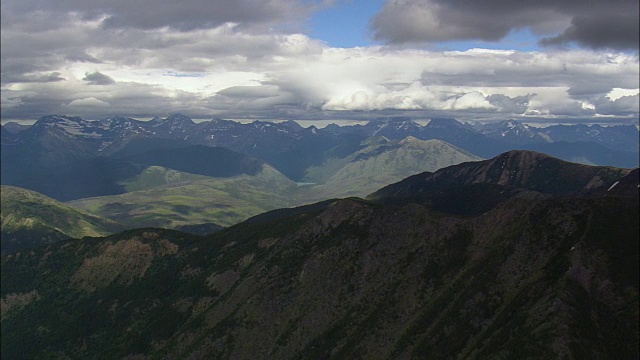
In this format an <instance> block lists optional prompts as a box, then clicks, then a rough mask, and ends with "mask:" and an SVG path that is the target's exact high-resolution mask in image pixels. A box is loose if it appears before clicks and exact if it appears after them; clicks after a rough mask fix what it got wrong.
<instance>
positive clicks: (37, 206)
mask: <svg viewBox="0 0 640 360" xmlns="http://www.w3.org/2000/svg"><path fill="white" fill-rule="evenodd" d="M0 189H2V190H1V191H2V192H1V195H0V196H1V199H2V200H1V204H2V207H1V209H2V210H1V213H0V218H1V219H2V254H3V255H4V254H8V253H14V252H16V251H19V250H21V249H24V248H28V247H34V246H37V245H41V244H47V243H50V242H55V241H59V240H62V239H68V238H82V237H85V236H104V235H108V234H112V233H114V232H118V231H121V230H122V229H123V227H122V226H121V225H120V224H118V223H116V222H113V221H111V220H107V219H104V218H100V217H98V216H95V215H90V214H87V213H84V212H82V211H79V210H77V209H74V208H71V207H70V206H68V205H66V204H63V203H60V202H58V201H56V200H54V199H51V198H49V197H47V196H44V195H42V194H39V193H37V192H35V191H30V190H27V189H21V188H17V187H13V186H4V185H3V186H2V187H0Z"/></svg>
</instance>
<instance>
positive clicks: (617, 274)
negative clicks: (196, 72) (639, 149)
mask: <svg viewBox="0 0 640 360" xmlns="http://www.w3.org/2000/svg"><path fill="white" fill-rule="evenodd" d="M501 161H504V166H503V169H502V173H501V174H500V173H495V174H494V173H493V171H494V170H495V168H494V166H492V164H495V163H498V162H499V163H500V165H502V162H501ZM573 165H574V164H567V163H564V162H559V161H558V160H556V159H551V158H548V157H545V156H541V155H540V154H535V153H523V152H512V153H508V154H505V155H503V156H501V157H498V158H496V159H492V160H491V161H488V162H485V163H484V165H483V166H482V167H481V169H483V170H484V174H485V178H484V179H485V181H484V182H479V181H478V180H479V178H476V183H475V184H467V183H466V182H465V181H463V178H462V174H467V175H469V176H471V175H472V174H476V172H477V171H478V170H480V168H479V167H477V165H476V164H475V163H467V164H463V165H459V166H458V167H454V169H457V170H456V171H450V172H445V171H441V172H436V173H435V174H438V173H441V174H442V175H440V176H439V178H440V179H439V181H442V183H445V182H447V183H449V184H451V185H450V186H449V187H446V188H445V187H438V188H436V187H433V188H427V187H422V188H421V187H417V185H416V184H417V182H413V183H407V182H406V181H405V182H401V183H399V184H396V185H394V186H393V187H390V188H393V189H395V190H394V192H388V191H386V192H384V191H381V192H378V193H377V194H376V196H375V197H372V198H373V199H375V201H374V200H370V201H365V200H361V199H357V198H350V199H344V200H332V201H325V202H323V203H319V204H315V205H311V206H305V207H300V208H296V209H286V210H275V211H273V212H269V213H266V214H262V215H260V216H257V217H255V218H252V219H249V220H248V221H246V222H243V223H240V224H238V225H235V226H232V227H230V228H228V229H225V230H222V231H220V232H218V233H216V234H212V235H208V236H205V237H200V236H194V235H188V234H185V233H181V232H176V231H168V230H161V229H138V230H130V231H126V232H123V233H120V234H117V235H113V236H110V237H107V238H85V239H83V240H82V241H67V242H61V243H56V244H50V245H45V246H42V247H39V248H36V249H33V250H31V251H28V252H20V253H18V254H14V255H11V256H4V257H3V258H2V279H1V285H2V286H1V291H2V337H1V338H0V341H1V345H2V357H3V358H7V359H33V358H66V357H69V358H83V359H84V358H129V359H156V358H157V359H160V358H162V359H185V358H193V359H199V358H216V359H218V358H220V359H228V358H233V359H255V358H274V359H299V358H304V359H324V358H330V359H354V358H356V359H407V358H412V359H424V358H463V359H487V358H507V359H541V358H569V359H571V358H573V359H596V358H598V359H609V358H610V359H636V358H637V357H638V355H639V351H638V344H639V332H640V331H639V329H638V324H639V322H640V319H639V315H638V308H639V306H640V304H639V302H638V301H639V300H638V299H639V298H638V282H639V281H640V279H639V277H640V275H639V268H638V263H639V261H640V259H639V254H640V249H639V246H638V244H639V243H638V238H639V236H640V233H639V232H640V223H639V218H640V214H639V210H638V209H639V206H638V205H639V203H638V202H639V199H638V186H637V185H638V172H637V171H633V172H630V171H628V170H616V169H611V168H591V167H579V168H575V167H573ZM521 167H522V168H521ZM538 167H546V168H547V169H549V171H547V174H548V177H553V178H554V180H555V181H556V182H559V183H560V184H562V186H555V185H553V186H552V185H550V184H551V183H552V182H551V181H550V180H549V179H548V178H546V177H545V176H543V175H542V174H539V173H536V172H535V171H531V170H532V169H537V168H538ZM449 169H451V168H449ZM551 170H553V171H551ZM495 171H497V170H495ZM512 173H513V174H515V177H516V178H518V180H517V181H515V180H509V181H507V180H503V179H504V176H506V175H505V174H512ZM445 175H447V177H445ZM503 175H504V176H503ZM428 176H432V177H433V176H434V174H431V175H428ZM559 176H563V177H567V176H569V177H571V179H564V178H562V179H560V178H558V177H559ZM587 178H590V180H588V181H586V179H587ZM414 180H415V179H414ZM447 180H448V181H447ZM585 181H586V183H585ZM616 182H617V183H616ZM589 184H591V186H589ZM614 184H616V185H615V186H614ZM633 185H635V186H633ZM618 186H621V188H620V189H619V190H618V191H614V190H615V189H617V187H618ZM456 189H457V190H458V191H457V192H456ZM443 191H448V192H450V193H452V194H453V193H456V194H457V198H456V201H454V202H453V203H454V205H452V206H451V209H453V210H450V209H449V208H447V207H445V206H438V209H436V208H434V206H433V204H434V203H438V201H440V202H444V201H443V200H441V199H442V194H443ZM425 193H428V194H425ZM497 194H501V196H497ZM488 197H492V198H496V199H495V200H494V201H493V202H490V204H489V205H485V206H480V205H478V204H479V203H483V202H484V201H485V200H486V199H487V198H488ZM439 199H440V200H439ZM456 203H457V204H458V205H455V204H456ZM464 203H467V204H469V206H470V207H471V208H473V209H474V211H468V212H460V211H457V210H459V209H460V205H461V204H464ZM33 344H38V346H33Z"/></svg>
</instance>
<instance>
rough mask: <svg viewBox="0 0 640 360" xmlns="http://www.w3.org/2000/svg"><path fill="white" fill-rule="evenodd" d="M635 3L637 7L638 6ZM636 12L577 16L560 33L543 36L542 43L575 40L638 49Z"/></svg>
mask: <svg viewBox="0 0 640 360" xmlns="http://www.w3.org/2000/svg"><path fill="white" fill-rule="evenodd" d="M637 5H638V4H637V3H636V8H637ZM639 33H640V26H639V25H638V14H637V13H636V14H633V13H626V14H611V13H609V14H598V15H591V16H576V17H574V18H573V19H572V20H571V26H570V27H568V28H567V29H565V30H564V31H563V32H562V34H559V35H557V36H554V37H548V38H543V39H542V40H541V41H540V43H541V44H542V45H566V44H570V43H577V44H579V45H581V46H586V47H591V48H594V49H601V48H610V49H615V50H627V49H637V48H638V43H639V42H640V36H639Z"/></svg>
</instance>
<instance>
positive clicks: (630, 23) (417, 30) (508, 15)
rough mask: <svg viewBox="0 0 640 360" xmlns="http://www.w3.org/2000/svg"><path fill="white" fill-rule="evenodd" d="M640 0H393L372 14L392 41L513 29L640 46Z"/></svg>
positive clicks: (557, 39)
mask: <svg viewBox="0 0 640 360" xmlns="http://www.w3.org/2000/svg"><path fill="white" fill-rule="evenodd" d="M638 13H639V11H638V1H637V0H613V1H604V0H593V1H583V0H557V1H545V0H530V1H513V0H487V1H468V0H389V1H387V3H386V4H385V6H384V8H383V10H382V11H381V12H380V13H379V14H378V15H377V16H376V17H375V18H374V19H373V21H372V27H373V30H374V36H375V38H376V39H378V40H382V41H386V42H388V43H392V44H393V43H414V42H418V43H419V42H439V41H454V40H484V41H498V40H500V39H502V38H504V37H505V36H506V35H507V34H508V33H509V32H510V31H514V30H519V29H530V30H531V31H532V32H533V33H534V34H537V35H545V37H544V38H543V39H542V40H541V44H543V45H550V44H553V45H564V44H568V43H577V44H579V45H581V46H586V47H591V48H610V49H616V50H629V49H630V50H635V49H637V48H638Z"/></svg>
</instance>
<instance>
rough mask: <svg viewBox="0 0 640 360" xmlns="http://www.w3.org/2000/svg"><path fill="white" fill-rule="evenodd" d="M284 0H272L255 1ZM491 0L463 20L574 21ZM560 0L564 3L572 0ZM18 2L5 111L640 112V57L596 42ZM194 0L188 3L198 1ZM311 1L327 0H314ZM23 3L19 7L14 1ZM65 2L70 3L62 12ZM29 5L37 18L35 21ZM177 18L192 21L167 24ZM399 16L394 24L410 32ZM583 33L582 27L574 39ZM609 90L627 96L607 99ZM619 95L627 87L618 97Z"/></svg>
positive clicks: (6, 47)
mask: <svg viewBox="0 0 640 360" xmlns="http://www.w3.org/2000/svg"><path fill="white" fill-rule="evenodd" d="M250 3H252V2H249V1H245V2H239V4H245V5H246V4H250ZM284 3H285V2H284V1H273V2H269V1H267V2H264V5H260V4H258V5H256V6H258V7H259V8H260V7H262V6H277V5H278V4H280V5H282V4H284ZM287 3H290V4H292V5H290V6H292V8H291V9H293V10H291V11H293V12H297V11H298V10H296V9H297V6H298V5H296V4H301V3H302V2H301V3H298V2H287ZM397 3H398V4H401V3H402V4H406V6H410V5H411V6H422V5H424V4H426V5H429V6H431V8H427V9H426V10H423V11H431V13H432V14H440V12H442V14H445V12H446V11H448V12H449V13H446V14H448V15H449V16H450V17H451V19H449V20H456V19H457V17H456V16H457V15H456V14H457V13H455V12H452V11H453V10H451V9H453V8H454V7H455V6H454V5H456V4H458V2H457V1H452V2H451V4H453V5H447V4H448V3H440V2H437V1H436V0H432V1H430V2H428V3H427V2H416V1H411V0H406V1H397ZM478 3H479V2H478ZM483 3H484V4H485V5H486V7H487V8H486V9H479V8H478V5H477V4H476V2H469V4H470V5H469V6H470V10H468V11H470V12H473V11H476V12H477V13H478V16H479V18H478V19H477V22H474V21H468V24H467V25H466V26H469V27H471V28H473V27H476V26H482V21H483V19H485V18H487V17H488V16H489V15H488V13H490V12H491V11H493V13H495V11H496V9H497V6H498V5H501V6H506V7H507V8H506V10H505V11H507V13H509V14H520V13H522V14H520V16H521V17H522V21H523V22H521V24H528V25H527V26H530V27H532V28H533V27H535V28H536V29H537V30H536V31H540V33H544V34H547V35H545V36H547V37H548V38H552V37H554V36H558V34H562V32H563V31H565V30H566V29H568V27H569V26H571V21H572V19H573V17H572V15H571V12H570V11H569V10H567V9H565V8H562V9H560V8H558V9H560V10H562V11H560V10H558V9H555V8H554V9H555V10H558V11H557V12H556V11H551V8H549V7H545V6H546V5H545V6H540V9H539V11H540V14H547V13H548V15H549V16H548V17H546V18H547V20H545V21H538V20H536V21H531V20H527V19H529V16H530V15H531V12H530V11H528V10H527V11H525V10H526V9H528V8H526V7H523V5H521V4H520V3H521V2H513V1H510V2H508V3H507V2H502V1H498V0H491V1H488V2H483ZM560 3H562V4H564V6H565V7H566V8H568V5H567V4H568V3H567V2H566V1H561V2H560ZM21 4H22V2H17V1H15V0H8V2H3V3H2V6H3V10H5V9H7V8H9V9H11V10H12V11H13V14H17V15H20V14H22V16H23V18H22V19H21V21H16V19H14V18H12V19H9V23H5V21H4V20H5V18H7V17H10V16H9V15H7V14H5V11H3V13H2V16H3V18H2V19H3V22H2V32H1V33H0V36H1V37H2V44H3V49H2V53H1V54H0V56H1V60H2V73H1V78H2V82H1V89H2V97H1V101H2V109H1V112H2V117H8V118H9V117H10V118H16V119H21V118H27V119H28V118H31V119H34V118H38V117H40V116H42V115H45V114H50V113H64V112H67V113H70V112H73V114H75V115H80V116H84V117H88V118H96V117H103V116H110V115H113V114H126V115H127V116H138V117H148V116H155V115H166V114H170V113H175V112H182V113H185V114H189V115H191V116H196V117H210V116H221V117H230V118H277V119H281V118H298V119H300V118H303V119H308V118H314V119H315V118H323V117H331V116H338V117H353V118H366V117H367V116H378V115H382V116H386V115H389V116H392V114H404V115H405V116H413V115H415V116H418V117H429V116H437V115H442V114H449V115H450V116H454V117H467V118H469V117H472V118H477V117H490V118H505V117H514V116H542V115H544V116H549V117H553V116H572V115H575V116H596V115H605V114H616V116H636V117H637V115H638V112H639V111H638V106H637V104H634V103H633V101H632V100H634V99H635V98H634V97H633V96H634V94H635V93H633V90H635V89H638V88H639V87H640V86H639V80H638V77H639V75H640V74H639V72H640V71H639V66H638V57H637V55H634V54H629V53H624V52H611V51H600V50H599V51H596V50H593V49H591V48H585V49H576V48H571V49H565V50H558V49H555V48H549V49H546V51H545V52H521V51H515V50H487V49H471V50H467V51H449V52H436V51H429V50H424V49H411V48H407V47H393V46H369V47H360V48H331V47H329V46H327V45H326V44H325V43H323V42H321V41H319V40H316V39H313V38H310V37H308V36H306V35H304V34H300V33H295V32H283V31H278V30H265V29H264V28H262V31H257V27H260V26H263V25H265V24H266V23H267V22H269V21H274V22H278V21H283V20H281V19H282V18H287V17H288V16H289V15H286V14H285V15H277V16H276V15H268V14H262V15H260V14H258V15H256V16H263V17H264V19H265V20H264V22H262V21H263V20H260V19H256V20H255V21H254V20H251V19H248V20H247V21H249V22H248V23H247V24H245V25H240V24H237V23H229V22H224V23H221V24H218V25H211V27H206V26H207V24H208V23H206V22H203V20H202V19H200V15H199V14H197V15H194V16H195V18H188V17H186V15H181V16H180V17H181V18H182V20H171V19H168V20H167V21H168V22H158V24H164V25H163V26H159V27H156V28H150V26H151V25H144V24H136V23H135V21H134V20H135V19H131V20H127V21H128V22H129V23H122V24H121V25H118V27H115V25H114V24H115V23H112V24H111V25H107V24H106V23H105V22H106V21H107V20H108V19H110V17H108V16H107V15H105V13H104V11H102V10H101V11H99V12H95V13H93V12H91V11H89V10H88V7H87V8H86V9H85V8H83V6H85V5H83V3H81V2H79V1H77V2H74V1H69V2H64V4H63V5H61V6H63V7H62V8H61V9H62V10H55V11H58V12H55V13H53V12H42V11H44V10H46V9H47V7H50V5H49V3H48V2H45V1H42V4H40V5H42V9H43V10H42V11H41V12H38V11H35V12H34V11H33V8H34V6H35V5H34V4H36V3H35V2H34V0H27V1H26V2H25V3H24V4H26V5H24V6H23V5H21ZM190 4H191V5H189V4H188V5H187V6H195V5H194V4H196V3H190ZM314 4H317V6H320V5H321V3H320V2H319V1H318V2H314ZM322 4H324V3H322ZM389 4H391V3H389ZM389 4H387V7H390V6H391V5H389ZM40 5H39V6H40ZM98 5H100V6H102V7H100V6H98ZM21 6H22V7H23V8H22V10H21V11H22V12H20V11H18V10H19V9H18V8H20V7H21ZM87 6H89V5H87ZM93 6H97V8H100V9H103V8H107V7H109V8H110V9H115V10H112V11H113V14H119V13H120V12H122V11H124V9H125V7H126V6H125V4H124V2H119V1H113V2H107V1H98V0H93ZM159 6H165V5H162V4H160V5H159ZM216 6H217V5H216ZM233 6H235V5H233ZM238 6H240V5H238ZM243 6H244V5H243ZM397 7H398V9H400V8H402V7H401V6H400V5H397ZM447 7H450V8H451V9H449V10H447V9H448V8H447ZM70 9H75V11H76V12H68V13H62V12H61V11H68V10H69V11H70ZM83 9H84V10H83ZM118 9H119V10H118ZM166 9H168V8H165V9H164V10H161V11H159V12H158V14H164V11H166ZM443 9H444V10H443ZM492 9H493V10H492ZM523 9H525V10H523ZM116 10H117V11H116ZM445 10H446V11H445ZM52 11H53V10H52ZM149 11H152V12H154V11H155V10H153V9H150V10H149ZM207 11H208V10H207ZM305 11H306V10H305ZM385 11H386V10H383V12H382V13H381V14H383V13H384V12H385ZM443 11H445V12H443ZM465 11H467V10H465ZM27 14H29V16H34V17H35V18H34V20H33V21H27V20H28V17H27ZM446 14H445V15H446ZM54 15H55V16H54ZM454 15H455V16H454ZM109 16H112V15H109ZM158 16H160V15H158ZM163 16H164V15H163ZM176 16H178V15H176ZM270 16H271V17H270ZM380 16H381V15H380ZM18 17H19V16H18ZM541 17H542V15H541ZM198 19H200V20H198ZM269 19H271V20H269ZM278 19H280V20H278ZM114 21H115V20H114ZM120 21H124V20H120ZM171 21H174V22H173V23H171ZM181 21H182V22H189V21H192V22H193V23H192V24H191V25H190V26H186V25H185V26H179V25H170V24H174V23H175V24H178V23H180V22H181ZM250 21H254V22H250ZM434 21H438V22H443V21H445V20H444V18H438V19H435V20H434ZM456 21H457V20H456ZM504 23H506V25H508V26H506V27H505V29H506V30H504V31H507V32H508V31H510V30H508V29H511V28H513V27H514V26H516V25H513V24H511V18H509V17H505V19H504V21H503V22H501V23H500V24H496V25H495V26H503V25H504ZM212 24H213V23H212ZM216 24H217V23H216ZM248 24H253V25H251V26H249V25H248ZM274 24H275V23H274ZM196 25H197V26H196ZM254 25H255V26H257V27H252V26H254ZM408 25H409V24H407V26H408ZM425 26H426V25H425ZM428 26H431V25H428ZM450 26H453V28H451V29H449V30H447V31H449V33H447V32H444V33H443V32H442V31H441V30H440V29H439V28H434V29H433V31H435V33H434V35H433V36H440V38H441V39H445V38H450V37H451V36H453V37H456V36H457V37H459V36H462V35H460V34H463V35H464V34H465V31H471V30H468V29H467V30H464V31H462V32H461V30H460V28H458V27H456V26H457V25H456V22H455V21H453V22H451V25H450ZM401 27H402V26H400V27H399V28H398V29H397V31H400V32H402V29H401ZM465 29H466V28H465ZM438 31H440V33H439V35H438ZM491 33H492V34H494V35H491V34H489V33H487V34H486V35H482V36H485V37H487V38H491V37H492V36H493V37H497V36H499V35H500V34H502V30H501V31H498V30H495V31H493V30H492V31H491ZM451 34H453V35H451ZM456 34H457V35H456ZM479 34H482V32H479ZM495 34H497V35H495ZM399 35H400V33H399ZM465 36H466V35H465ZM478 36H480V35H478ZM577 38H578V37H577V35H575V36H574V37H573V38H572V39H577ZM554 41H555V40H554ZM563 41H564V40H563ZM563 41H560V40H557V41H556V42H557V43H558V44H561V43H562V42H563ZM567 41H569V40H567ZM571 41H577V40H571ZM106 74H108V75H106ZM114 79H117V81H115V80H114ZM62 80H65V81H62ZM98 85H108V86H98ZM615 89H618V90H616V91H617V93H619V94H620V95H619V96H616V97H615V99H612V98H610V97H608V96H609V95H610V94H612V92H613V91H614V90H615ZM625 96H631V98H624V99H622V97H625ZM107 103H108V106H105V104H107ZM371 114H373V115H371ZM523 114H525V115H523Z"/></svg>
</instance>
